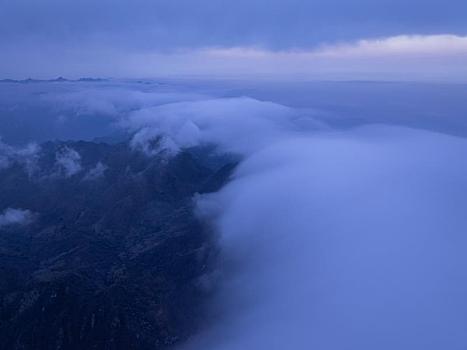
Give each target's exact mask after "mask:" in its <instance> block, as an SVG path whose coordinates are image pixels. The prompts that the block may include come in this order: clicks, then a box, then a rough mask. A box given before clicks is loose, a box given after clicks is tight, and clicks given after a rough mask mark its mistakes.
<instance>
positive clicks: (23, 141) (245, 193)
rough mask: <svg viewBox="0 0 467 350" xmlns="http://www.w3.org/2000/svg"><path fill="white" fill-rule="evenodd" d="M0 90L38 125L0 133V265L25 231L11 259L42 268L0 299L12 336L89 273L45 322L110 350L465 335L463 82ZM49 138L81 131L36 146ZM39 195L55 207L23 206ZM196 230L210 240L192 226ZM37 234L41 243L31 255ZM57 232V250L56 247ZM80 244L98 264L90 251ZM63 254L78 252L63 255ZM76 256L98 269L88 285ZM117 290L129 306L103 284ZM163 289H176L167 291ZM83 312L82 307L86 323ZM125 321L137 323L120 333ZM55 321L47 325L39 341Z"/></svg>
mask: <svg viewBox="0 0 467 350" xmlns="http://www.w3.org/2000/svg"><path fill="white" fill-rule="evenodd" d="M284 84H285V83H284ZM2 86H4V87H3V89H5V93H4V94H0V96H3V98H2V101H1V103H0V108H2V111H3V118H6V119H8V118H13V117H17V116H21V117H22V118H25V119H24V120H25V121H29V120H31V121H33V119H28V118H31V117H30V113H29V112H30V111H34V110H40V111H42V114H41V115H42V119H41V120H40V122H41V123H43V124H44V125H49V126H50V127H49V129H48V131H49V132H50V134H48V135H44V134H39V133H36V130H33V129H31V132H29V130H27V129H25V130H24V134H23V135H20V134H19V133H15V132H12V129H11V126H10V125H8V124H2V125H1V126H0V133H5V135H6V136H7V137H6V138H5V141H4V142H2V143H1V144H0V168H1V169H0V179H3V180H2V181H3V182H2V183H3V186H4V188H5V189H8V190H9V192H4V193H9V196H10V197H8V198H9V199H8V200H7V199H5V200H4V202H2V203H3V204H2V207H1V208H0V209H1V210H0V213H1V214H0V218H1V219H0V223H2V224H0V226H1V227H0V231H1V234H2V237H1V238H2V239H3V240H5V242H8V244H9V247H11V248H12V250H11V252H13V253H14V254H13V256H14V259H24V256H25V255H24V254H26V253H24V252H25V251H22V250H20V251H17V250H15V249H18V248H17V247H18V242H22V241H21V240H23V239H24V240H25V241H24V242H26V241H28V242H29V239H30V238H29V237H32V241H31V242H30V243H28V244H30V246H31V247H33V249H32V250H31V252H40V253H41V254H39V253H37V255H36V253H34V254H32V253H28V254H31V255H29V257H28V259H32V260H33V261H38V262H40V264H41V265H40V266H42V268H41V269H40V270H38V271H36V270H34V268H33V265H28V264H24V265H19V266H21V269H22V270H21V271H22V272H21V276H24V277H23V278H24V280H25V281H28V283H26V284H19V285H18V286H21V288H20V287H15V288H18V290H20V292H19V293H18V294H15V295H16V297H15V298H11V299H8V300H10V302H11V303H10V304H7V305H9V307H10V309H7V310H16V311H17V312H18V313H17V314H16V313H13V314H10V313H4V314H3V315H4V316H5V317H7V316H8V315H23V316H22V317H25V316H24V315H28V316H27V317H31V318H21V317H20V318H15V320H16V321H15V322H14V323H11V325H12V326H11V327H13V328H12V329H14V330H15V332H17V333H12V334H21V337H25V335H24V334H26V333H23V332H24V330H25V329H26V328H24V325H25V324H29V323H30V324H36V325H37V327H39V326H40V327H42V326H43V325H44V324H43V323H41V321H40V319H38V318H36V317H35V316H34V315H35V314H34V312H33V311H34V310H36V308H39V307H42V306H44V305H46V307H49V306H51V305H56V304H55V301H54V300H55V299H50V298H51V296H52V295H54V291H55V290H58V291H62V289H60V288H62V286H67V285H71V284H75V283H78V286H79V288H81V289H78V290H77V291H78V292H79V291H81V290H87V288H88V286H89V285H92V286H93V285H94V284H93V283H95V281H94V280H98V281H100V282H99V286H98V288H97V290H98V291H99V292H98V294H97V297H96V296H92V295H91V294H87V293H84V292H83V293H82V294H80V292H79V293H78V294H79V295H76V296H74V294H66V293H65V294H60V299H59V301H60V300H61V301H63V300H65V301H66V302H64V304H63V305H65V306H66V305H68V306H70V307H72V309H73V307H75V306H76V305H75V304H73V303H71V302H70V301H69V300H75V301H77V300H83V302H87V303H90V304H91V306H92V307H90V308H88V309H86V310H84V311H83V314H82V315H81V314H80V316H79V317H76V318H72V317H70V318H67V317H65V318H63V320H66V321H67V322H68V321H69V320H73V321H72V322H71V323H70V324H71V325H74V324H78V325H81V326H80V327H84V328H82V329H87V330H89V333H87V334H88V337H87V338H83V340H80V341H83V343H82V344H92V343H93V341H95V339H101V338H98V334H97V333H96V332H97V330H99V329H100V330H104V331H105V332H104V333H102V334H107V335H113V334H115V335H116V334H121V335H124V337H123V338H119V339H120V340H119V341H120V342H121V343H120V344H127V345H128V344H131V345H132V346H139V345H141V344H143V343H144V346H150V345H149V344H152V342H154V341H157V342H158V343H157V344H158V345H157V346H158V347H159V348H166V347H168V346H172V345H177V346H178V347H179V348H180V349H183V350H185V349H189V350H199V349H220V350H222V349H228V350H237V349H238V350H240V349H249V348H254V349H284V348H293V349H297V350H300V349H309V348H310V347H316V348H320V349H323V350H327V349H329V350H334V349H336V348H343V349H345V348H348V349H355V348H359V349H360V348H361V349H374V348H378V349H388V350H389V349H394V348H397V349H407V350H409V349H410V350H412V349H433V350H436V349H439V348H442V347H448V348H449V349H459V350H460V349H462V348H463V346H464V345H465V344H466V342H467V339H466V336H465V332H464V329H465V326H466V324H467V321H466V319H465V317H464V315H467V302H465V301H464V300H465V298H464V296H465V295H466V292H467V283H466V282H465V281H466V280H467V279H466V277H467V276H466V272H465V271H466V269H465V267H466V264H467V259H466V258H465V254H464V250H465V249H464V247H465V246H466V244H467V242H466V238H465V235H464V234H463V232H465V231H466V229H467V221H466V219H465V215H464V209H465V208H466V207H467V203H466V201H467V199H466V197H465V196H464V194H465V193H466V190H467V166H466V165H465V164H466V163H465V162H464V159H466V156H467V141H466V135H467V125H466V124H465V120H464V119H462V118H461V116H462V115H463V114H464V113H465V112H466V110H467V106H466V102H465V101H466V100H465V99H463V96H465V91H466V90H465V86H464V85H449V84H447V85H443V84H418V83H417V84H416V83H411V84H407V83H387V82H380V83H370V82H346V83H330V82H313V83H295V84H291V83H289V84H288V85H287V84H285V85H280V86H278V85H270V84H263V83H257V82H255V83H253V82H231V81H230V82H225V81H201V82H200V81H194V80H180V81H163V82H154V81H118V80H113V81H99V82H94V81H90V82H63V83H60V84H56V83H55V82H37V83H34V84H17V83H11V82H10V83H5V84H3V85H2ZM1 88H2V87H0V89H1ZM2 91H3V90H2ZM446 91H449V92H450V93H449V94H446V93H445V92H446ZM13 92H14V94H13ZM8 93H10V94H11V96H13V98H8ZM394 96H396V97H397V98H398V101H399V103H398V104H394V103H392V100H391V99H390V97H394ZM427 97H429V100H428V101H427V102H426V104H420V103H419V101H420V100H421V99H422V98H425V99H426V98H427ZM90 121H92V123H91V124H88V123H90ZM89 125H93V128H90V127H89ZM54 128H57V129H54ZM54 130H58V133H60V132H61V130H69V135H71V136H73V135H75V136H74V137H76V139H77V140H80V139H82V138H84V136H83V135H85V136H86V138H87V139H88V141H77V140H75V141H68V142H63V141H55V142H45V143H44V142H43V141H45V140H47V139H48V138H49V139H50V138H53V137H54V136H53V135H55V134H54V133H53V132H54ZM50 135H52V136H50ZM72 138H73V137H72ZM33 141H40V142H37V143H34V142H33ZM10 143H11V144H10ZM12 174H22V175H21V177H19V178H21V181H23V182H24V184H27V186H20V187H19V188H21V189H22V191H23V192H21V191H18V192H16V191H15V190H14V189H15V188H17V187H14V186H13V185H12V184H15V183H16V185H15V186H18V183H20V182H12V180H11V179H13V178H15V176H13V175H12ZM17 181H19V180H17ZM23 182H21V183H23ZM31 186H32V187H31ZM57 186H58V187H57ZM36 187H37V189H41V188H42V190H41V191H42V192H40V193H41V197H38V198H37V199H35V200H34V201H33V200H32V199H31V198H30V197H28V195H27V190H28V189H29V188H36ZM57 188H61V189H62V190H61V191H59V192H56V191H57V190H56V189H57ZM107 188H112V189H113V190H105V189H107ZM37 189H36V190H34V191H35V192H37V191H38V190H37ZM117 189H118V191H117ZM104 190H105V191H104ZM154 190H156V192H154ZM100 191H104V192H105V193H107V196H106V197H105V198H104V197H103V200H104V199H105V200H106V202H105V203H112V201H113V199H112V198H114V197H115V198H117V203H118V205H116V206H112V205H110V204H109V207H106V206H99V205H98V204H96V203H99V201H97V200H96V201H95V204H94V205H97V207H96V211H95V212H93V211H92V210H89V209H90V208H88V207H87V206H88V204H86V203H87V202H86V200H88V201H90V202H89V203H93V202H94V200H93V198H94V199H95V198H97V197H96V196H98V193H100ZM113 191H116V192H115V194H114V195H111V194H112V192H113ZM31 192H32V191H31ZM212 192H215V193H212ZM59 193H60V196H69V197H67V198H70V201H69V202H70V205H67V204H66V203H67V201H60V202H59V203H57V204H53V203H54V201H51V202H50V203H51V204H48V206H44V205H40V203H42V202H41V201H43V202H44V203H49V199H50V198H59V197H60V196H59ZM19 194H21V196H19ZM60 198H61V197H60ZM86 198H87V199H86ZM146 199H148V200H149V202H146ZM83 200H84V201H85V202H82V201H83ZM61 203H63V204H61ZM83 203H84V204H83ZM135 208H138V210H137V209H135ZM57 211H58V212H60V213H62V214H61V215H62V216H63V219H62V220H64V223H63V224H61V225H58V226H57V227H55V226H56V224H55V223H54V222H53V220H52V221H48V219H51V218H52V217H53V213H55V212H57ZM172 211H173V212H175V213H177V215H175V216H172V214H171V213H172ZM118 213H120V214H118ZM75 218H78V219H76V220H75ZM117 218H119V219H117ZM178 222H182V223H185V224H186V225H182V226H179V225H178ZM200 222H201V223H202V226H199V225H200ZM163 223H165V224H163ZM117 224H118V225H117ZM80 225H85V226H80ZM86 225H87V226H86ZM119 225H122V227H128V231H125V230H123V229H121V228H119ZM161 225H162V226H161ZM205 225H207V227H209V230H208V232H209V234H211V233H213V232H214V233H215V237H216V239H215V240H213V241H207V240H205V238H203V237H206V236H204V234H205V233H203V232H204V231H203V230H204V229H205V228H206V226H205ZM53 227H55V228H53ZM70 227H71V228H70ZM76 227H78V228H80V230H84V229H83V227H86V229H85V230H84V231H79V230H77V231H76V230H74V229H73V228H76ZM211 230H212V231H213V232H212V231H211ZM81 232H86V234H85V235H84V236H83V235H82V234H81ZM55 235H56V236H55ZM68 235H69V236H68ZM165 235H167V236H165ZM192 235H193V236H192ZM208 236H209V235H208ZM41 237H48V238H51V237H54V240H53V244H51V245H50V247H49V248H48V250H47V249H45V248H43V246H42V244H43V242H44V241H43V240H42V238H41ZM67 237H68V238H67ZM166 237H167V238H166ZM70 239H72V241H73V242H77V243H76V244H77V245H76V250H73V249H71V250H69V249H64V248H63V247H64V246H68V244H69V243H68V242H69V240H70ZM116 239H117V241H116ZM140 239H141V240H142V241H141V242H140V241H138V240H140ZM191 239H194V240H191ZM142 242H143V243H142ZM190 242H191V243H190ZM78 243H79V244H78ZM190 244H191V245H190ZM209 244H212V245H214V244H215V245H216V247H215V248H214V247H213V251H211V254H212V255H209V254H208V253H209V250H206V249H205V248H203V249H201V247H206V246H209ZM62 245H63V247H62ZM48 246H49V245H46V247H48ZM38 247H39V248H40V247H42V248H40V249H39V248H38ZM163 247H168V251H167V252H170V254H166V255H164V254H162V251H163ZM211 247H212V246H211ZM52 248H53V249H52ZM8 249H10V248H8ZM54 249H56V250H54ZM96 249H97V251H99V252H102V251H105V252H106V254H108V256H107V255H106V258H105V259H103V260H102V259H98V257H97V255H96V253H95V250H96ZM161 249H162V250H161ZM201 252H203V254H204V253H206V254H208V256H209V257H210V258H209V259H208V260H209V263H207V262H206V261H207V260H203V259H207V258H206V256H205V255H203V254H201ZM160 254H162V255H160ZM172 254H173V255H172ZM26 256H28V255H27V254H26ZM83 257H86V259H90V260H89V261H88V263H87V264H84V265H83V264H82V263H79V261H81V260H80V259H83ZM162 257H163V258H162ZM173 257H177V259H175V260H174V261H175V262H177V264H179V265H177V266H179V267H180V269H179V270H177V272H176V274H175V275H171V274H170V273H169V272H168V270H166V269H167V266H169V265H170V264H167V262H168V261H173V260H172V259H173ZM214 257H215V258H214ZM185 258H186V260H185ZM5 259H7V260H5V261H8V264H10V265H5V266H11V267H12V268H13V266H16V265H15V264H13V265H12V261H13V262H15V261H16V260H11V259H12V257H11V256H8V258H5ZM86 259H85V260H86ZM179 259H180V260H179ZM200 259H201V260H200ZM21 261H22V260H21ZM198 264H199V265H198ZM96 266H97V267H98V271H99V276H98V278H97V277H94V279H93V278H91V279H88V277H87V276H89V274H90V273H91V272H90V271H93V269H94V268H95V267H96ZM125 266H127V267H125ZM128 266H129V267H128ZM188 266H192V267H193V270H191V269H188ZM15 268H16V267H15ZM121 269H123V270H121ZM88 270H89V271H88ZM115 271H121V273H120V272H118V273H117V272H115ZM147 271H151V272H150V276H151V278H149V277H147V276H149V275H145V273H146V272H147ZM182 272H183V273H182ZM192 272H193V274H192ZM10 273H11V272H10ZM162 275H163V276H165V277H164V278H163V279H161V278H162V277H161V276H162ZM142 276H146V277H142ZM96 278H97V279H96ZM179 278H181V279H179ZM129 282H131V283H133V284H132V288H133V287H134V288H135V289H132V288H130V289H129V290H128V293H130V294H131V295H134V296H135V297H134V298H133V299H125V297H124V296H122V295H121V294H119V293H120V292H118V293H117V292H116V291H118V290H120V289H119V288H123V290H126V288H127V287H126V283H129ZM88 283H91V284H88ZM177 283H180V286H181V288H186V289H183V290H184V291H185V292H187V293H188V294H184V295H185V296H187V295H188V296H190V298H189V299H184V297H182V296H180V295H178V294H177V293H176V291H177V289H173V288H172V287H173V285H174V284H177ZM177 285H178V284H177ZM15 286H17V285H15ZM140 286H143V290H144V291H145V292H144V293H141V290H140V289H138V288H139V287H140ZM169 286H170V287H169ZM10 288H12V287H10ZM56 288H57V289H56ZM10 291H11V290H8V292H10ZM21 293H24V294H21ZM60 293H62V292H60ZM165 293H168V294H165ZM198 293H199V294H198ZM6 295H9V294H6ZM167 295H170V296H171V297H170V298H169V299H170V300H171V301H170V302H169V301H168V299H167ZM78 296H79V298H78ZM103 296H110V298H111V299H110V300H120V301H121V300H124V301H125V305H127V307H128V308H129V310H133V308H136V309H137V310H140V309H139V306H138V305H141V304H147V303H149V300H151V303H149V304H150V305H152V306H151V308H155V309H157V310H159V311H160V313H157V314H151V313H149V314H144V313H138V312H140V311H138V312H137V315H139V316H138V317H133V316H129V315H131V313H127V311H119V312H120V313H119V314H118V316H115V317H117V318H118V320H119V322H118V323H115V322H113V318H112V317H114V316H112V317H105V316H103V314H102V313H99V312H100V311H98V309H97V306H96V305H97V304H96V303H98V301H99V300H103V299H99V298H103ZM148 296H150V298H152V299H148ZM49 297H50V298H49ZM178 297H180V299H177V298H178ZM31 298H32V299H31ZM67 298H68V299H67ZM70 298H71V299H70ZM80 298H84V299H80ZM172 299H173V300H172ZM67 300H68V301H67ZM187 300H192V301H193V304H190V306H189V307H188V306H187V304H185V302H186V301H187ZM156 301H157V302H156ZM172 301H173V303H172ZM153 302H154V303H155V304H153ZM174 303H175V304H174ZM117 304H118V303H117ZM117 304H112V303H107V304H104V306H105V310H107V311H105V312H109V313H108V314H106V315H116V314H114V313H113V312H115V310H122V309H119V306H118V305H120V304H118V305H117ZM156 304H157V307H156V306H155V305H156ZM14 305H23V307H19V308H17V309H15V308H14ZM180 305H184V306H186V308H184V307H180ZM65 306H63V307H65ZM94 306H96V308H94ZM117 306H118V307H117ZM192 307H193V308H192ZM136 309H135V310H136ZM50 310H58V312H60V310H62V309H60V308H57V309H50ZM63 310H68V309H66V307H65V309H63ZM125 310H128V309H125ZM8 312H11V311H8ZM50 312H52V311H50ZM93 314H96V315H100V316H99V317H100V318H99V322H100V323H98V326H96V327H97V328H92V327H91V325H92V324H93V323H92V320H93V316H92V315H93ZM51 315H54V314H53V313H51ZM61 315H62V316H63V314H61ZM187 316H189V317H187ZM8 317H10V316H8ZM172 317H175V319H174V318H172ZM164 319H168V320H169V319H170V320H171V321H170V322H169V321H167V323H164V322H163V320H164ZM200 319H202V322H201V321H200ZM22 320H29V321H28V322H27V323H21V322H23V321H22ZM141 320H152V321H150V323H151V322H156V323H151V324H152V325H154V324H157V327H156V326H151V327H152V328H151V327H149V328H144V329H143V330H141V331H140V324H139V322H140V321H141ZM154 320H156V321H154ZM195 320H196V322H195ZM185 322H186V323H185ZM193 323H196V327H192V326H193ZM168 325H170V327H169V328H167V326H168ZM70 327H71V326H70ZM89 327H91V328H89ZM72 328H73V327H72ZM61 329H62V328H61V326H60V324H58V323H57V324H56V323H54V324H53V327H51V328H50V333H48V335H47V338H44V339H54V337H55V335H56V334H60V332H62V330H61ZM4 331H5V332H6V333H5V334H7V333H8V334H9V333H11V332H8V331H7V330H4ZM138 332H139V333H138ZM161 332H162V333H161ZM164 332H165V333H164ZM98 333H99V332H98ZM28 334H36V333H28ZM77 334H78V333H77ZM137 334H139V336H137ZM36 335H38V334H36ZM94 336H96V337H97V338H93V337H94ZM109 337H110V336H109ZM21 339H29V338H27V337H26V338H21ZM73 339H80V338H79V337H77V338H73ZM109 339H110V338H109ZM112 339H114V338H112ZM138 339H139V340H138ZM10 341H11V342H14V341H16V338H15V337H14V336H13V337H12V338H11V339H10ZM44 341H45V340H44ZM99 341H101V340H99ZM102 341H104V340H102ZM86 342H87V343H86ZM44 344H45V343H44ZM61 344H62V345H61V346H62V347H63V346H64V345H63V344H66V343H63V342H62V343H61ZM108 344H111V343H108ZM112 344H114V343H112ZM44 346H45V345H44ZM112 346H113V345H112ZM141 346H143V345H141Z"/></svg>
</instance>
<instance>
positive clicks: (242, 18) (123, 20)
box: [0, 0, 467, 50]
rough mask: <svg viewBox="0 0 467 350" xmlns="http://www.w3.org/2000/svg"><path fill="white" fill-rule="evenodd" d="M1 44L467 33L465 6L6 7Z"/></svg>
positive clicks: (452, 1)
mask: <svg viewBox="0 0 467 350" xmlns="http://www.w3.org/2000/svg"><path fill="white" fill-rule="evenodd" d="M0 6H1V8H2V10H1V11H0V32H1V33H2V35H1V36H0V42H1V44H2V46H5V45H6V46H8V45H18V44H20V45H21V44H32V43H34V44H42V43H45V44H47V45H51V44H58V45H59V46H60V47H67V46H68V45H71V46H73V45H78V44H83V43H86V45H90V44H95V45H96V46H97V45H98V46H107V47H110V48H130V47H131V48H134V49H138V50H145V49H147V50H154V49H158V50H162V49H173V48H180V47H200V46H201V47H204V46H245V45H260V46H265V47H269V48H279V49H282V48H290V47H310V46H314V45H316V44H319V43H322V42H334V41H339V40H352V39H357V38H362V37H375V36H376V37H377V36H390V35H397V34H400V33H418V34H433V33H455V34H464V33H466V32H467V23H466V21H465V13H467V3H466V2H465V1H463V0H449V1H438V0H430V1H420V0H412V1H404V0H392V1H389V0H378V1H374V0H347V1H343V0H326V1H324V0H315V1H306V0H288V1H284V0H253V1H251V0H250V1H247V0H238V1H218V0H200V1H191V0H172V1H161V0H155V1H150V0H133V1H129V0H112V1H111V0H101V1H91V0H82V1H70V0H60V1H59V0H42V1H31V0H1V1H0Z"/></svg>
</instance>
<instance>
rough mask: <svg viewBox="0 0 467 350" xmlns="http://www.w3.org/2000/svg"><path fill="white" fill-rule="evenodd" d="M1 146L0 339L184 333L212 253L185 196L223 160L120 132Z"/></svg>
mask: <svg viewBox="0 0 467 350" xmlns="http://www.w3.org/2000/svg"><path fill="white" fill-rule="evenodd" d="M7 151H8V150H7ZM4 153H5V154H6V155H5V154H4V155H3V159H0V165H1V166H0V193H1V195H0V342H1V344H0V349H2V350H3V349H5V350H6V349H11V350H15V349H18V350H19V349H24V350H28V349H31V350H42V349H69V350H70V349H76V350H78V349H79V350H83V349H121V350H131V349H138V350H140V349H151V350H155V349H164V348H168V347H170V346H172V345H173V344H176V343H177V342H178V341H182V340H183V339H185V338H186V337H187V336H189V334H190V333H191V332H192V331H193V330H194V325H195V324H196V323H197V320H198V318H199V317H201V315H202V307H201V305H202V304H203V298H204V297H205V295H204V294H205V293H206V292H205V291H204V290H203V288H201V285H200V277H201V276H203V275H205V274H206V273H207V272H208V270H209V268H210V264H209V262H210V260H211V259H212V258H213V256H215V252H216V248H215V239H214V237H213V235H212V234H211V233H210V232H209V229H208V228H207V227H206V225H205V224H203V223H201V222H200V221H199V219H197V217H196V215H195V213H194V201H193V197H194V196H195V195H196V194H197V193H206V192H211V191H217V190H218V189H219V188H220V187H221V186H222V185H223V184H224V183H225V182H226V181H227V179H228V177H229V176H230V174H231V171H232V170H233V168H234V166H235V163H234V162H232V160H231V159H228V158H224V157H219V156H211V154H212V152H211V150H207V149H200V148H197V149H190V150H183V151H181V152H179V153H178V154H177V155H172V156H170V157H167V156H165V155H163V154H161V155H159V156H147V155H145V154H143V153H142V152H139V151H135V150H132V149H131V147H129V145H128V144H127V143H125V142H123V143H116V144H107V143H97V142H81V141H80V142H48V143H45V144H43V145H41V146H40V147H39V148H38V149H35V150H31V149H30V150H26V151H25V150H22V151H15V152H14V151H13V150H11V149H10V150H9V151H8V152H4Z"/></svg>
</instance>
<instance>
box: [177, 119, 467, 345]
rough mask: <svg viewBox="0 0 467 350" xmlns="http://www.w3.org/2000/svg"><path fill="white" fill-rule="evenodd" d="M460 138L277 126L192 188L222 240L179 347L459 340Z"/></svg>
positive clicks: (462, 307) (466, 145)
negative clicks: (206, 307)
mask: <svg viewBox="0 0 467 350" xmlns="http://www.w3.org/2000/svg"><path fill="white" fill-rule="evenodd" d="M466 156H467V142H466V141H465V139H459V138H455V137H450V136H446V135H441V134H436V133H430V132H425V131H417V130H411V129H404V128H390V127H386V126H373V127H363V128H358V129H355V130H352V131H348V132H339V133H324V134H322V135H315V136H313V137H299V138H295V137H293V138H284V139H283V140H281V141H279V142H275V143H273V144H271V145H270V147H267V148H264V149H262V150H260V151H259V152H257V153H254V154H252V155H251V156H250V157H248V158H246V160H245V161H244V162H243V163H242V164H241V165H240V167H239V169H238V171H237V173H236V175H235V178H234V180H233V181H232V182H231V183H230V184H229V185H228V186H227V187H226V188H225V189H223V190H222V191H221V192H220V193H218V194H214V195H210V196H207V197H202V198H201V199H200V201H199V210H200V212H201V213H202V215H203V216H204V217H205V218H207V219H210V220H213V222H214V224H215V227H217V229H218V231H219V232H220V234H221V247H222V249H223V254H222V259H223V260H222V265H221V267H220V272H219V271H218V272H217V273H221V274H222V278H221V287H220V289H219V290H218V292H217V299H216V301H215V302H214V305H213V306H212V309H211V314H210V317H208V318H207V319H208V320H210V321H211V323H208V326H207V327H206V328H207V329H206V330H205V333H202V334H201V335H199V336H198V337H195V338H194V339H193V340H192V341H191V343H189V344H188V345H187V346H186V347H184V348H183V349H194V350H197V349H211V348H212V349H219V350H223V349H229V350H233V349H284V348H292V349H310V348H317V349H323V350H327V349H329V350H333V349H375V348H377V349H388V350H389V349H407V350H409V349H433V350H435V349H439V348H442V347H448V348H450V349H462V348H463V347H465V345H466V344H467V337H466V335H465V331H464V329H465V326H466V324H467V322H466V320H465V317H464V315H465V314H466V312H467V303H466V302H465V298H464V295H465V293H466V292H467V283H466V282H465V281H466V280H467V279H466V277H467V275H466V272H465V266H466V265H467V259H466V258H465V254H464V248H465V246H466V244H467V237H466V236H465V234H464V232H466V229H467V221H466V220H465V215H464V213H463V211H464V208H465V207H466V205H467V200H466V199H465V196H464V193H465V191H466V190H467V180H466V178H467V177H466V175H467V167H466V166H465V162H463V161H462V160H463V159H464V158H465V157H466Z"/></svg>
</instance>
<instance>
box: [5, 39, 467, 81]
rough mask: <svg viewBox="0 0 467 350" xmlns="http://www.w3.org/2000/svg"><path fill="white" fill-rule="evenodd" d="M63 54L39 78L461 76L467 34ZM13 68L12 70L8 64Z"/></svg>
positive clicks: (466, 73)
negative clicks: (306, 45)
mask: <svg viewBox="0 0 467 350" xmlns="http://www.w3.org/2000/svg"><path fill="white" fill-rule="evenodd" d="M32 54H33V56H34V55H35V56H36V58H37V59H36V61H37V62H43V60H44V58H45V57H43V55H44V53H42V52H33V53H32ZM46 54H47V53H45V55H46ZM63 55H64V56H63V57H60V58H61V59H63V62H60V63H57V64H55V65H52V64H51V63H49V64H50V65H49V64H45V65H44V66H43V68H44V69H43V70H42V71H43V73H42V74H43V75H42V77H47V78H50V77H54V76H63V75H67V76H71V77H80V76H89V75H94V76H108V77H115V78H130V77H140V78H158V77H203V78H210V77H215V78H247V79H248V78H267V79H279V80H280V79H299V80H314V79H315V80H316V79H318V80H321V79H322V80H360V79H361V80H403V81H407V80H413V81H454V82H467V65H466V64H465V62H466V61H467V36H462V35H455V34H438V35H416V34H414V35H397V36H390V37H380V38H370V39H360V40H356V41H350V42H337V43H321V44H319V45H317V46H315V47H314V48H311V49H306V48H300V47H297V48H288V49H281V50H272V49H268V48H265V47H262V46H260V45H253V46H208V47H196V48H178V49H173V50H169V51H144V52H138V51H130V52H122V51H118V50H117V51H115V50H114V49H112V50H110V51H106V49H105V48H97V49H96V50H91V51H89V50H88V51H81V50H80V51H75V50H68V51H66V52H63ZM109 57H112V60H111V61H109ZM19 59H20V60H21V59H22V58H19ZM52 62H53V61H52ZM32 70H34V71H38V70H37V69H36V68H35V67H33V66H31V73H29V74H26V73H24V74H26V75H24V74H23V75H22V76H18V75H16V76H15V77H19V78H26V77H29V76H34V74H32ZM11 71H12V72H14V71H15V69H14V68H13V67H12V68H11Z"/></svg>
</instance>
